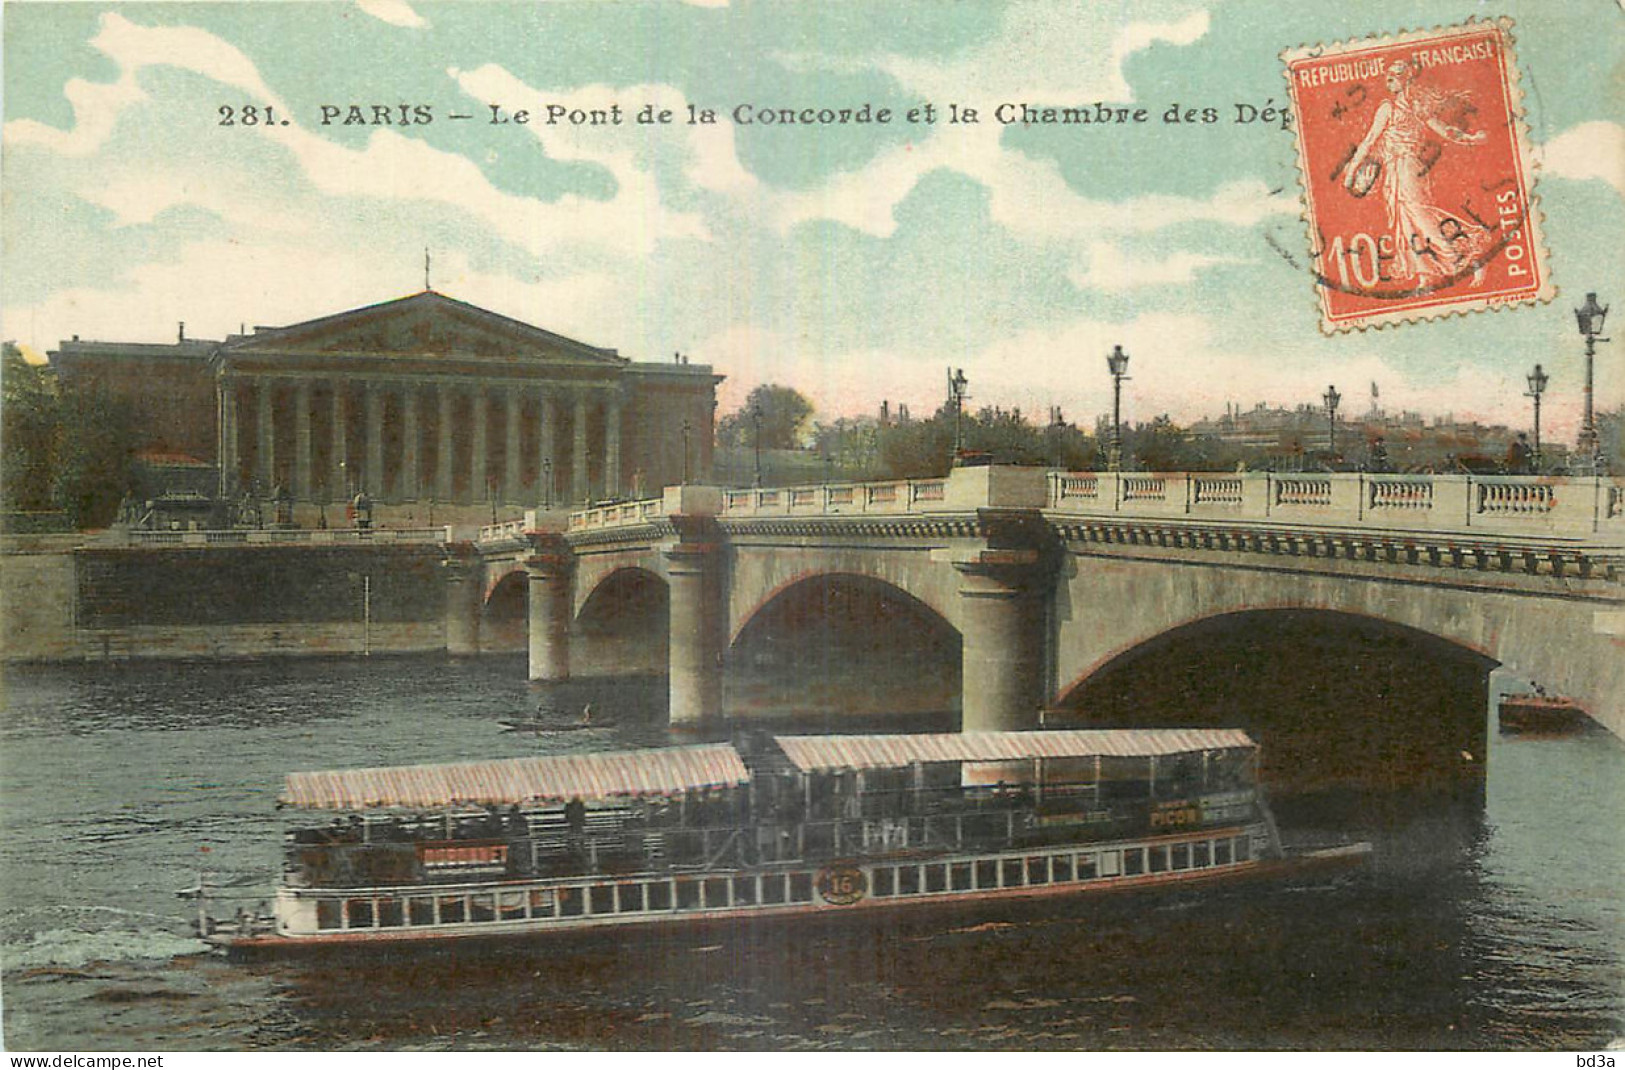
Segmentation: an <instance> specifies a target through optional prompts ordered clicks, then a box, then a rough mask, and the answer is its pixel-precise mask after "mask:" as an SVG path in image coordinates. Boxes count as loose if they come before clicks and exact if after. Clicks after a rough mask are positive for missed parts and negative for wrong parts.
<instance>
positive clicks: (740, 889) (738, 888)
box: [734, 877, 756, 904]
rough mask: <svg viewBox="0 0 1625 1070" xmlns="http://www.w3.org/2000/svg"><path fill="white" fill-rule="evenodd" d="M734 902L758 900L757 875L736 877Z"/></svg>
mask: <svg viewBox="0 0 1625 1070" xmlns="http://www.w3.org/2000/svg"><path fill="white" fill-rule="evenodd" d="M734 902H735V903H744V904H749V903H754V902H756V878H755V877H735V878H734Z"/></svg>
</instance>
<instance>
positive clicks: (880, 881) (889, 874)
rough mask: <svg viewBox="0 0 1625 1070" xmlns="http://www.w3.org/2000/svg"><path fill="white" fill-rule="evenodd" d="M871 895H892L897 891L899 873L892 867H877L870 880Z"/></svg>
mask: <svg viewBox="0 0 1625 1070" xmlns="http://www.w3.org/2000/svg"><path fill="white" fill-rule="evenodd" d="M870 886H871V887H870V894H871V895H892V894H894V893H895V892H896V891H897V871H896V870H895V869H892V868H891V867H890V866H876V867H875V872H874V876H873V877H872V878H870Z"/></svg>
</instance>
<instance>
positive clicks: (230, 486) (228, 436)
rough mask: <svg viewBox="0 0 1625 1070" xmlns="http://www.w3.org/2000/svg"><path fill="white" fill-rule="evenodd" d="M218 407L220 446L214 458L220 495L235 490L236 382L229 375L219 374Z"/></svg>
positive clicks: (231, 492)
mask: <svg viewBox="0 0 1625 1070" xmlns="http://www.w3.org/2000/svg"><path fill="white" fill-rule="evenodd" d="M216 390H217V391H218V395H217V396H218V398H219V402H218V404H219V407H220V448H219V450H218V451H217V452H216V459H217V460H218V462H219V464H220V496H221V497H222V498H224V497H226V496H228V495H231V494H235V493H236V491H237V474H238V473H237V384H236V382H235V381H234V380H232V379H231V378H230V377H229V376H221V377H220V383H219V385H218V386H217V387H216Z"/></svg>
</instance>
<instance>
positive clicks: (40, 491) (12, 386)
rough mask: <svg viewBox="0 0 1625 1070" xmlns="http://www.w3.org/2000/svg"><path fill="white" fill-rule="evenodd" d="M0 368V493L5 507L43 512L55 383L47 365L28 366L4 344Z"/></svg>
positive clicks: (47, 500)
mask: <svg viewBox="0 0 1625 1070" xmlns="http://www.w3.org/2000/svg"><path fill="white" fill-rule="evenodd" d="M3 362H4V363H3V364H0V386H3V388H4V397H3V399H0V494H3V495H4V498H3V500H4V503H5V508H6V509H7V510H16V511H20V512H44V511H46V510H48V509H50V508H51V506H52V500H51V489H52V482H53V476H54V472H53V464H54V461H55V451H56V440H57V434H58V422H59V417H58V411H57V397H56V391H55V389H54V379H53V377H52V375H51V371H50V368H49V367H48V366H46V365H40V364H30V363H28V362H27V361H26V360H24V359H23V353H22V350H21V349H19V348H18V347H17V346H15V345H13V344H12V343H10V342H6V343H4V355H3Z"/></svg>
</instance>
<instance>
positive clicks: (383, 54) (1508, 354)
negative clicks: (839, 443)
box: [0, 0, 1625, 437]
mask: <svg viewBox="0 0 1625 1070" xmlns="http://www.w3.org/2000/svg"><path fill="white" fill-rule="evenodd" d="M1500 14H1507V15H1510V16H1512V17H1513V18H1514V19H1515V20H1516V23H1517V27H1516V30H1515V34H1516V38H1517V53H1518V59H1519V61H1520V67H1521V71H1522V76H1523V84H1524V90H1525V98H1526V99H1525V103H1526V106H1527V110H1528V116H1527V118H1528V124H1529V128H1530V132H1531V138H1532V141H1533V143H1534V144H1535V146H1536V150H1537V153H1538V155H1539V156H1540V158H1541V161H1542V168H1543V170H1542V173H1541V176H1540V178H1539V180H1538V185H1537V190H1538V193H1539V195H1540V198H1541V208H1542V210H1543V212H1544V215H1545V239H1546V245H1547V247H1548V248H1549V249H1550V250H1551V261H1550V264H1551V268H1552V272H1553V276H1554V278H1555V280H1556V282H1557V285H1558V288H1559V296H1558V299H1557V301H1556V302H1555V303H1554V304H1551V305H1547V306H1543V307H1539V308H1518V309H1509V310H1504V311H1499V312H1495V313H1479V314H1474V315H1470V316H1464V317H1454V318H1451V319H1448V320H1441V321H1434V322H1427V323H1413V324H1405V325H1401V326H1399V327H1395V328H1388V329H1384V330H1381V331H1365V332H1359V333H1356V334H1352V335H1345V336H1339V337H1332V338H1328V337H1324V336H1322V335H1321V333H1320V331H1319V329H1318V325H1317V324H1318V315H1317V306H1316V302H1315V300H1314V296H1313V293H1312V290H1311V286H1310V282H1309V279H1308V278H1307V276H1306V274H1305V271H1304V266H1303V265H1304V264H1305V262H1306V256H1305V253H1306V251H1307V248H1308V242H1307V237H1306V234H1305V230H1304V226H1303V223H1302V221H1301V219H1300V215H1299V213H1300V207H1299V202H1298V188H1297V177H1296V172H1295V164H1294V159H1293V141H1292V135H1291V133H1290V132H1289V131H1286V130H1283V129H1282V128H1281V127H1280V126H1279V125H1278V124H1269V125H1266V124H1263V123H1253V124H1238V123H1236V122H1234V121H1233V120H1234V117H1235V115H1236V108H1235V105H1236V104H1237V103H1247V104H1251V105H1254V106H1257V107H1263V106H1265V105H1266V104H1271V103H1272V104H1274V105H1276V106H1280V105H1282V104H1284V103H1285V95H1286V94H1285V83H1284V80H1283V78H1282V75H1281V64H1280V60H1279V53H1280V52H1281V50H1282V49H1284V48H1288V47H1292V46H1296V45H1299V44H1303V43H1306V42H1315V41H1332V40H1339V39H1344V38H1348V37H1355V36H1365V35H1367V34H1370V33H1375V32H1392V31H1396V30H1401V29H1413V28H1419V27H1427V26H1434V25H1447V24H1452V23H1459V22H1461V21H1463V20H1464V19H1466V18H1468V17H1471V16H1474V15H1478V16H1487V15H1500ZM4 19H5V24H4V28H5V74H4V78H5V86H4V88H5V98H4V107H5V124H4V136H3V143H0V144H3V154H4V155H3V159H0V174H3V181H4V191H5V198H4V204H3V223H4V229H3V235H4V246H3V259H0V267H3V269H4V275H3V279H4V282H3V291H0V315H3V331H4V335H5V337H7V338H10V339H15V340H17V341H19V342H21V343H23V344H24V345H25V346H26V347H28V348H29V349H30V350H31V351H33V352H36V353H39V352H43V351H44V350H46V349H49V348H51V347H53V346H54V345H55V344H56V342H57V341H59V340H60V339H62V338H66V337H68V336H70V335H72V334H79V335H80V336H82V337H86V338H102V339H124V340H133V341H160V340H165V339H168V338H172V337H173V336H174V333H175V329H176V328H175V324H176V322H177V321H180V320H184V321H186V323H187V330H188V334H189V335H192V336H194V337H221V336H223V335H224V334H226V333H228V332H231V331H235V330H237V329H238V327H239V325H240V324H244V323H246V324H248V325H250V326H252V325H253V324H256V323H257V324H283V323H291V322H296V321H299V320H303V319H308V318H312V317H315V316H319V315H324V314H327V313H330V312H333V311H337V310H339V309H342V308H346V307H352V306H357V305H363V304H370V303H373V302H376V301H381V300H388V299H390V298H394V297H398V296H402V295H404V294H407V293H411V292H414V291H415V290H418V289H420V288H421V287H422V284H423V250H424V248H425V247H428V248H429V249H431V250H432V254H433V259H434V285H435V288H436V289H439V290H441V291H443V292H445V293H448V294H451V295H452V296H455V297H458V298H461V299H463V300H467V301H471V302H473V303H475V304H480V305H484V306H486V307H489V308H492V309H495V310H497V311H499V312H502V313H505V314H507V315H511V316H515V317H518V318H520V319H524V320H527V321H530V322H533V323H536V324H538V325H540V326H543V327H546V328H548V329H550V330H555V331H558V332H560V333H563V334H567V335H571V336H573V337H576V338H580V339H582V340H584V341H587V342H591V343H593V344H597V345H604V346H613V347H617V348H619V349H620V350H621V352H622V353H623V354H625V355H628V356H632V357H635V358H639V359H650V360H665V359H669V358H670V354H671V353H672V352H673V351H675V350H681V351H683V352H684V353H687V354H690V355H691V357H692V359H693V360H695V361H697V362H708V363H712V364H714V365H716V366H717V368H718V370H720V371H722V372H724V373H725V374H727V375H728V376H729V379H728V382H727V383H726V384H725V387H724V396H723V407H724V408H725V409H726V408H729V407H731V406H732V405H734V404H736V403H737V401H738V399H739V398H740V397H741V396H743V394H744V392H745V391H747V390H749V388H750V387H752V386H754V385H756V384H757V383H761V382H769V381H776V382H786V383H789V384H791V385H794V386H796V387H798V388H799V389H801V390H803V392H805V393H807V394H808V395H809V396H810V397H812V398H813V400H814V401H815V403H816V404H817V405H818V407H819V409H820V412H821V414H822V415H824V416H832V415H836V414H853V413H859V412H869V411H873V410H874V409H875V408H876V407H877V406H878V405H879V403H880V401H881V399H883V398H884V399H889V400H891V401H892V402H893V404H894V405H895V404H896V403H898V402H904V403H907V404H909V405H910V406H911V407H913V408H914V409H916V411H928V410H929V409H931V408H933V407H935V405H936V404H937V402H938V401H939V400H940V398H941V395H942V385H941V384H942V380H943V370H944V368H945V367H946V366H948V365H953V366H955V367H963V368H964V369H965V373H966V375H967V376H968V377H969V379H970V384H971V385H970V392H971V395H972V399H973V403H974V404H999V405H1005V406H1012V405H1016V406H1021V407H1022V408H1023V409H1024V410H1028V411H1031V412H1035V413H1043V412H1044V411H1045V410H1046V407H1047V406H1048V405H1050V404H1059V405H1061V406H1062V408H1063V410H1064V411H1065V412H1066V414H1067V416H1068V417H1069V418H1071V419H1074V420H1077V421H1079V422H1080V423H1084V424H1088V423H1091V422H1092V420H1093V418H1094V416H1095V415H1096V414H1097V413H1099V412H1101V411H1104V409H1105V408H1106V407H1107V406H1108V405H1109V381H1108V379H1107V376H1106V373H1105V360H1104V355H1105V353H1106V352H1107V351H1108V350H1109V349H1110V348H1111V346H1112V345H1113V344H1118V343H1120V344H1122V345H1124V347H1125V348H1126V349H1127V350H1128V351H1129V353H1130V354H1131V356H1132V363H1131V368H1130V374H1131V375H1132V376H1133V381H1132V382H1131V383H1130V384H1129V385H1128V390H1127V395H1126V408H1127V413H1128V415H1129V416H1130V417H1131V418H1146V417H1149V416H1151V415H1153V414H1155V413H1158V412H1165V411H1166V412H1170V413H1172V414H1173V415H1174V416H1175V417H1176V418H1180V419H1192V418H1195V417H1197V416H1200V415H1203V414H1212V413H1218V412H1221V411H1222V410H1223V408H1224V405H1225V403H1226V402H1230V401H1235V402H1240V403H1244V404H1250V403H1251V402H1253V401H1258V400H1264V401H1269V402H1271V403H1279V404H1288V405H1291V404H1296V403H1299V402H1309V401H1314V400H1315V399H1317V398H1318V397H1319V396H1320V394H1321V392H1323V391H1324V389H1325V386H1326V384H1327V383H1336V384H1337V385H1338V387H1339V389H1341V390H1342V391H1343V392H1344V394H1345V397H1346V398H1347V399H1348V400H1347V401H1346V402H1345V404H1346V405H1351V406H1353V411H1359V410H1361V409H1363V408H1364V406H1365V404H1366V399H1367V394H1368V390H1369V384H1370V383H1371V382H1376V383H1377V384H1378V385H1379V386H1380V388H1381V392H1382V401H1383V404H1384V405H1386V406H1387V407H1389V408H1390V409H1399V408H1407V409H1415V410H1419V411H1422V412H1423V413H1425V414H1428V415H1435V414H1442V413H1445V412H1453V413H1455V414H1456V415H1457V416H1477V417H1481V418H1487V419H1492V420H1500V421H1513V422H1518V421H1523V420H1525V419H1526V418H1527V408H1528V403H1527V401H1525V400H1524V399H1523V398H1522V396H1521V395H1522V392H1523V377H1524V374H1525V373H1526V372H1527V371H1528V370H1529V368H1530V367H1531V366H1532V365H1533V364H1534V363H1535V362H1536V361H1539V362H1541V363H1542V364H1543V365H1544V366H1545V368H1546V369H1547V371H1548V372H1549V373H1550V374H1551V375H1552V377H1553V378H1552V387H1551V393H1550V394H1549V395H1548V397H1547V407H1546V409H1545V415H1546V427H1547V428H1548V429H1549V430H1548V434H1549V435H1552V436H1554V437H1555V436H1562V435H1570V434H1572V432H1573V429H1574V421H1575V414H1576V410H1577V407H1578V399H1579V382H1580V374H1581V372H1580V368H1581V353H1582V350H1581V347H1580V345H1579V342H1578V337H1577V335H1576V333H1575V329H1574V320H1573V316H1572V313H1571V312H1570V311H1569V310H1570V309H1571V308H1572V307H1573V306H1574V305H1575V304H1576V303H1578V302H1579V301H1580V300H1582V299H1583V295H1584V293H1585V292H1586V291H1588V290H1596V291H1598V292H1599V293H1600V295H1601V299H1602V300H1603V301H1604V303H1608V302H1610V301H1615V300H1618V299H1620V298H1625V262H1622V258H1621V256H1620V254H1619V250H1620V249H1621V248H1625V128H1622V127H1621V125H1620V124H1621V120H1622V118H1625V116H1622V110H1625V107H1622V102H1621V99H1620V90H1619V85H1620V82H1619V79H1618V77H1617V72H1618V71H1620V70H1621V69H1622V68H1625V33H1622V32H1621V30H1622V29H1625V14H1622V10H1621V7H1620V5H1619V4H1618V3H1617V2H1615V0H1571V2H1566V3H1562V4H1553V3H1528V4H1520V3H1511V2H1508V3H1505V4H1503V5H1501V6H1497V7H1495V8H1488V7H1485V6H1484V5H1481V4H1477V3H1473V2H1437V3H1384V4H1381V5H1375V4H1372V5H1353V4H1347V3H1296V4H1291V5H1276V4H1259V3H1246V2H1224V0H1221V2H1209V3H1200V2H1183V0H1180V2H1173V0H1169V2H1147V3H1134V4H1128V3H1080V4H1067V3H1052V2H1038V0H1033V2H1015V3H1009V4H994V3H975V4H972V3H964V4H936V3H932V4H927V3H892V4H887V3H869V2H859V0H853V2H848V3H842V4H835V5H831V4H812V3H793V4H792V3H778V4H774V3H751V4H734V5H729V4H726V3H680V2H660V3H655V2H621V3H617V2H608V3H588V4H572V3H554V4H539V5H532V4H523V5H508V4H494V3H493V4H480V3H450V4H447V3H428V2H422V3H416V2H414V3H406V2H400V0H365V2H362V3H358V4H352V3H344V4H340V3H325V2H315V3H230V4H207V3H204V4H181V3H143V4H101V3H76V4H29V3H11V4H7V5H6V7H5V9H4ZM1607 72H1616V73H1615V74H1614V75H1612V76H1610V75H1609V74H1608V73H1607ZM928 102H929V103H931V104H932V105H933V106H934V107H935V108H936V110H937V122H936V123H934V124H929V125H928V124H925V123H909V122H907V121H906V118H905V115H906V113H907V112H908V111H909V110H910V109H913V108H918V107H922V106H923V105H924V104H926V103H928ZM1022 102H1029V103H1034V104H1094V103H1096V102H1104V103H1107V104H1110V105H1113V106H1126V107H1144V108H1146V109H1148V110H1149V111H1150V112H1151V113H1152V115H1153V121H1152V122H1150V123H1147V124H1144V125H1138V126H1135V125H1130V126H1090V127H1060V126H1055V127H1045V126H1032V127H1023V126H1021V125H1019V124H1017V125H1001V124H999V123H997V122H996V121H993V117H992V111H993V109H994V108H995V107H996V106H997V105H999V104H1020V103H1022ZM402 103H406V104H423V105H427V106H429V108H430V109H431V112H432V114H433V116H434V121H433V122H431V123H429V124H426V125H413V126H396V125H390V126H374V125H356V126H345V125H340V124H337V123H335V124H331V125H326V126H324V125H322V124H321V121H320V120H321V116H322V111H321V109H322V106H323V105H330V106H336V107H339V108H345V109H347V108H348V106H349V105H351V104H359V105H362V106H364V107H365V108H367V109H368V111H369V113H370V109H371V106H372V105H373V104H382V105H385V106H393V105H399V104H402ZM493 103H497V104H500V105H501V106H502V107H503V108H504V109H505V110H506V111H511V110H513V109H519V108H524V109H528V110H530V111H531V112H532V113H533V114H537V115H539V114H541V113H542V112H543V111H544V110H545V109H546V107H547V106H548V105H550V104H552V105H559V106H562V107H565V108H570V109H574V108H581V109H591V108H607V107H609V106H610V105H611V104H619V105H620V106H621V107H622V109H623V112H624V114H625V115H626V119H627V121H626V122H625V123H623V124H622V125H620V126H582V127H574V126H571V125H569V124H568V123H564V124H559V125H552V126H549V125H546V124H545V123H541V122H537V121H533V122H532V123H530V124H529V125H524V126H520V125H517V124H511V123H510V124H503V125H493V124H490V123H487V122H485V121H484V118H485V116H486V115H488V114H489V112H488V107H489V105H490V104H493ZM645 103H649V104H653V105H655V106H656V107H657V108H658V109H670V110H671V111H672V112H673V113H674V122H673V123H671V124H670V125H656V126H644V125H639V124H637V123H635V122H633V121H632V119H633V117H634V116H635V114H636V112H637V110H638V109H640V108H641V107H642V106H643V105H644V104H645ZM864 103H869V104H871V105H872V106H873V107H875V108H880V107H885V108H889V109H891V110H892V112H893V118H892V121H891V122H890V123H888V124H885V125H862V126H860V125H851V126H846V127H833V128H832V127H822V126H815V127H804V126H796V127H780V126H770V125H764V124H760V123H753V124H750V125H742V124H739V123H736V122H733V121H732V117H731V114H730V113H731V112H732V109H734V108H735V107H736V106H739V105H748V106H752V107H797V108H800V107H807V106H815V107H816V106H829V107H836V108H840V107H854V108H855V107H858V106H861V105H862V104H864ZM951 103H952V104H958V105H959V106H960V107H965V106H969V107H974V108H977V109H978V110H979V112H980V115H981V118H982V120H983V121H982V122H980V123H977V124H974V125H973V124H965V123H959V124H952V123H949V122H947V121H946V120H947V114H946V112H947V106H948V105H949V104H951ZM1175 103H1178V104H1180V105H1182V106H1185V107H1192V106H1194V107H1213V108H1216V109H1217V110H1218V113H1219V116H1220V121H1219V122H1217V123H1214V124H1211V125H1204V124H1199V125H1195V126H1191V125H1185V124H1181V125H1178V126H1171V125H1167V124H1164V123H1162V122H1161V121H1160V118H1161V115H1162V114H1163V112H1165V111H1166V110H1167V109H1168V107H1169V106H1170V105H1173V104H1175ZM245 105H251V106H253V107H254V108H256V109H261V110H262V111H263V109H264V108H265V107H267V106H269V107H271V108H272V109H273V111H274V113H275V115H276V117H277V120H278V124H277V125H273V126H269V127H267V126H264V125H261V126H258V127H245V126H242V125H240V124H239V125H236V126H233V127H224V126H222V125H220V113H219V109H220V108H221V107H223V106H224V107H231V108H233V109H237V111H238V114H240V109H241V108H242V107H243V106H245ZM690 105H693V106H695V107H699V108H712V109H715V110H716V111H717V113H718V117H719V120H720V121H719V122H718V123H716V124H714V125H696V126H691V125H688V124H687V123H685V122H683V119H684V118H685V117H686V115H687V109H688V107H689V106H690ZM453 113H470V114H474V115H476V116H477V118H475V119H473V120H468V121H453V120H450V119H448V118H447V116H449V115H450V114H453ZM283 119H286V120H287V125H286V126H284V125H280V123H281V120H283ZM1281 250H1284V251H1285V252H1286V253H1287V254H1289V255H1290V257H1291V260H1290V261H1289V259H1288V257H1287V256H1283V255H1282V252H1281ZM1618 315H1619V316H1620V317H1622V318H1625V305H1622V306H1620V311H1619V313H1618ZM1622 344H1625V343H1616V344H1614V345H1613V346H1604V347H1602V350H1601V352H1602V353H1603V354H1604V356H1603V358H1602V359H1601V360H1600V361H1599V365H1598V397H1599V401H1600V402H1601V403H1603V404H1618V403H1620V402H1621V401H1625V382H1622V379H1625V376H1622V375H1621V374H1620V373H1621V371H1622V369H1625V360H1622V359H1621V358H1620V356H1619V352H1620V349H1621V345H1622Z"/></svg>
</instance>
